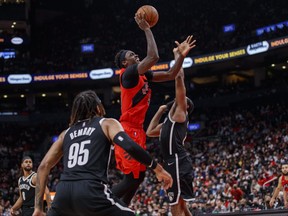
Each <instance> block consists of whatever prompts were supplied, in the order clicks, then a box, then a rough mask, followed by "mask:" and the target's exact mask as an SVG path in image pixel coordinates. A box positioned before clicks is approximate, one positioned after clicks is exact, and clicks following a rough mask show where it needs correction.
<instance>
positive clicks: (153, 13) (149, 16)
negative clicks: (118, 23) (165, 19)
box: [137, 5, 159, 27]
mask: <svg viewBox="0 0 288 216" xmlns="http://www.w3.org/2000/svg"><path fill="white" fill-rule="evenodd" d="M137 13H141V14H144V19H145V20H146V21H147V22H148V23H149V25H150V27H153V26H155V25H156V24H157V22H158V19H159V15H158V11H157V10H156V8H154V7H153V6H151V5H143V6H141V7H140V8H139V9H138V10H137Z"/></svg>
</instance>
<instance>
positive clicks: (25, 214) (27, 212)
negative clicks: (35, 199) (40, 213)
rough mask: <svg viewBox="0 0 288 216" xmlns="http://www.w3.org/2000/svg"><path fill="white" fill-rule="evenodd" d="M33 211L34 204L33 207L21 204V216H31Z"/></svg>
mask: <svg viewBox="0 0 288 216" xmlns="http://www.w3.org/2000/svg"><path fill="white" fill-rule="evenodd" d="M33 213H34V206H33V207H26V206H22V214H21V215H22V216H32V215H33Z"/></svg>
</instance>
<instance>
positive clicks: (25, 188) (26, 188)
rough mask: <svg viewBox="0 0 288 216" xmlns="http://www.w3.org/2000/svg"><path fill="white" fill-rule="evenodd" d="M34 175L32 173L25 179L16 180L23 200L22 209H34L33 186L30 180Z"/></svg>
mask: <svg viewBox="0 0 288 216" xmlns="http://www.w3.org/2000/svg"><path fill="white" fill-rule="evenodd" d="M34 175H36V173H35V172H32V173H31V174H30V175H29V176H27V177H24V176H22V177H20V178H19V180H18V185H19V190H20V193H21V196H22V199H23V204H22V206H23V207H34V198H35V185H33V184H32V178H33V176H34Z"/></svg>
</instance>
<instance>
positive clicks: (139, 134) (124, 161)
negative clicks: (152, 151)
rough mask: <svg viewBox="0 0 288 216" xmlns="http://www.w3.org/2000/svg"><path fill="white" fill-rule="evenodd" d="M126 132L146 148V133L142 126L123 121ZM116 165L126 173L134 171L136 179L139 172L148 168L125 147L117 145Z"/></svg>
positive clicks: (115, 149)
mask: <svg viewBox="0 0 288 216" xmlns="http://www.w3.org/2000/svg"><path fill="white" fill-rule="evenodd" d="M121 124H122V126H123V128H124V130H125V132H126V133H127V134H128V135H129V136H130V137H131V139H132V140H134V141H135V142H136V143H137V144H138V145H139V146H141V147H142V148H143V149H146V133H145V131H144V130H143V128H142V127H139V128H132V127H131V126H130V127H129V126H128V125H125V123H121ZM114 151H115V159H116V167H117V169H119V170H121V171H122V172H123V173H124V174H129V173H131V172H132V173H133V176H134V178H135V179H138V178H139V173H140V172H143V171H145V170H146V166H145V165H143V164H141V163H139V162H138V161H136V160H135V159H133V158H132V157H131V156H130V155H129V154H128V153H127V152H126V151H125V150H124V149H122V148H121V147H120V146H118V145H115V148H114Z"/></svg>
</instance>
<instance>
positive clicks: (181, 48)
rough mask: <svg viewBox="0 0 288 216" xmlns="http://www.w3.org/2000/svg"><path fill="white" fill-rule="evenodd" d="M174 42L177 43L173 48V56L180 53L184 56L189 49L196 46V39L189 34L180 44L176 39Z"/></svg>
mask: <svg viewBox="0 0 288 216" xmlns="http://www.w3.org/2000/svg"><path fill="white" fill-rule="evenodd" d="M175 43H176V45H177V47H175V48H174V49H173V53H174V55H175V56H177V55H182V56H184V57H185V56H187V54H188V53H189V51H190V50H191V49H192V48H194V47H195V46H196V45H195V43H196V40H193V35H189V36H188V37H187V38H186V40H185V41H183V42H182V43H181V44H180V43H179V42H178V41H175Z"/></svg>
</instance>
